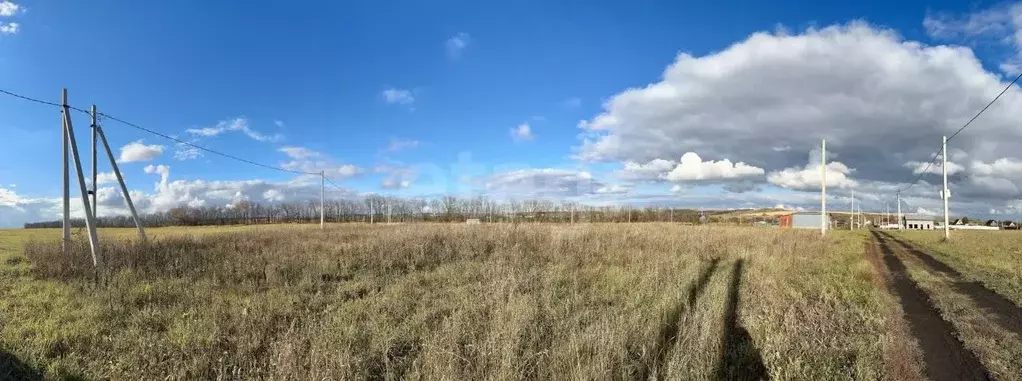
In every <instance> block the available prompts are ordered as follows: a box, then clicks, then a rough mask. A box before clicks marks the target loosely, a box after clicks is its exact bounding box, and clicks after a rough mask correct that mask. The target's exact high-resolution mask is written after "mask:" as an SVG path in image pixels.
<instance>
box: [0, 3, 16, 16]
mask: <svg viewBox="0 0 1022 381" xmlns="http://www.w3.org/2000/svg"><path fill="white" fill-rule="evenodd" d="M20 9H21V6H20V5H18V4H15V3H12V2H10V1H9V0H4V1H0V17H11V16H14V15H15V14H17V13H18V10H20Z"/></svg>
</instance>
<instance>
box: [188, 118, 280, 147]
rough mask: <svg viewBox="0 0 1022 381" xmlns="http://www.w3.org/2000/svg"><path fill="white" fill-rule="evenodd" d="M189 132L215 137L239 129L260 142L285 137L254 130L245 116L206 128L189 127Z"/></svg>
mask: <svg viewBox="0 0 1022 381" xmlns="http://www.w3.org/2000/svg"><path fill="white" fill-rule="evenodd" d="M185 131H186V132H188V133H189V134H192V135H194V136H200V137H213V136H218V135H220V134H223V133H225V132H232V131H238V132H242V133H244V134H245V136H248V137H249V138H251V139H253V140H256V141H260V142H276V141H280V140H283V139H284V135H282V134H279V133H278V134H273V135H267V134H264V133H261V132H259V131H256V130H253V129H252V128H251V127H249V125H248V119H245V118H234V119H230V120H222V121H220V122H218V123H217V124H216V126H213V127H205V128H189V129H187V130H185Z"/></svg>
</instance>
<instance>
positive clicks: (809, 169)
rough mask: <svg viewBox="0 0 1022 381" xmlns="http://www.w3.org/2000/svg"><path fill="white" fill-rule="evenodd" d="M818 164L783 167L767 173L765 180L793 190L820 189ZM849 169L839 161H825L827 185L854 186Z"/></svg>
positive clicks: (839, 187) (835, 186) (834, 186)
mask: <svg viewBox="0 0 1022 381" xmlns="http://www.w3.org/2000/svg"><path fill="white" fill-rule="evenodd" d="M821 172H822V171H821V170H820V164H819V163H816V164H808V165H806V166H805V167H801V168H796V167H793V168H785V169H783V170H780V171H776V172H771V173H770V174H769V175H767V182H769V183H771V184H774V185H777V186H779V187H782V188H788V189H793V190H815V189H820V183H822V181H821V180H822V179H821V178H820V176H821V175H822V174H821ZM849 174H851V169H849V168H848V166H846V165H844V164H843V163H840V162H836V161H833V162H829V163H827V187H829V188H838V189H848V188H855V187H856V186H857V185H858V183H857V182H856V181H855V180H853V179H852V178H851V177H849Z"/></svg>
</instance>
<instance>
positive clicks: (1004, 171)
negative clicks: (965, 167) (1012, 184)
mask: <svg viewBox="0 0 1022 381" xmlns="http://www.w3.org/2000/svg"><path fill="white" fill-rule="evenodd" d="M950 168H951V166H950V165H949V166H948V169H950ZM970 171H971V173H972V174H974V175H977V176H1004V177H1012V178H1016V179H1022V162H1020V161H1017V160H1015V159H1012V158H1006V157H1002V158H1000V159H997V160H994V161H993V162H991V163H989V164H988V163H984V162H982V161H973V162H972V168H971V170H970Z"/></svg>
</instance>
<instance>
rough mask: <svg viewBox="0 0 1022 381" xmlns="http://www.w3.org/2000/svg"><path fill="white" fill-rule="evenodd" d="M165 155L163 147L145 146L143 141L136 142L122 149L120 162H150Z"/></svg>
mask: <svg viewBox="0 0 1022 381" xmlns="http://www.w3.org/2000/svg"><path fill="white" fill-rule="evenodd" d="M162 154H163V146H161V145H158V144H151V145H145V144H143V143H142V141H141V140H139V141H134V142H131V143H128V144H126V145H125V146H124V147H121V156H120V158H119V159H118V161H120V162H122V163H130V162H135V161H149V160H152V159H155V158H157V157H159V156H160V155H162Z"/></svg>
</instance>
